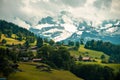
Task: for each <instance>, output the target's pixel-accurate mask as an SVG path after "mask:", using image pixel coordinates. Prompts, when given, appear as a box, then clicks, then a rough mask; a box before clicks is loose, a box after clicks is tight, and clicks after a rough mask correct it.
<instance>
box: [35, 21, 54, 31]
mask: <svg viewBox="0 0 120 80" xmlns="http://www.w3.org/2000/svg"><path fill="white" fill-rule="evenodd" d="M52 26H54V25H53V24H47V23H46V24H40V25H37V26H35V27H34V28H35V29H39V30H40V29H42V28H45V27H52Z"/></svg>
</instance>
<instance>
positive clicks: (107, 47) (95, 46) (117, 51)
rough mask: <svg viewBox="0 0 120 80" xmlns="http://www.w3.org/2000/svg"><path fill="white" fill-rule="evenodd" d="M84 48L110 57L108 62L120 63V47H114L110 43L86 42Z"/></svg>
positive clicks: (99, 41)
mask: <svg viewBox="0 0 120 80" xmlns="http://www.w3.org/2000/svg"><path fill="white" fill-rule="evenodd" d="M85 48H87V49H92V50H97V51H102V52H104V53H105V54H107V55H109V56H110V59H109V61H110V62H115V63H120V45H114V44H112V43H110V42H103V41H101V40H98V41H95V40H91V41H87V42H86V44H85Z"/></svg>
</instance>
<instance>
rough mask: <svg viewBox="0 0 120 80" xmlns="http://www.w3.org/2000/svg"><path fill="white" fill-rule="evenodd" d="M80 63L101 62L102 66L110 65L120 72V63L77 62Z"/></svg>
mask: <svg viewBox="0 0 120 80" xmlns="http://www.w3.org/2000/svg"><path fill="white" fill-rule="evenodd" d="M78 63H81V64H99V65H102V66H108V67H110V68H112V69H113V70H114V71H115V72H118V71H119V70H120V64H115V63H108V64H104V63H98V62H79V61H78V62H77V64H78Z"/></svg>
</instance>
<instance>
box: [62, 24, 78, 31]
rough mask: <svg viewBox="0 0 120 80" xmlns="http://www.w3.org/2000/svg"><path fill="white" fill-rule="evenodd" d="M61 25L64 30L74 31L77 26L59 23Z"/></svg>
mask: <svg viewBox="0 0 120 80" xmlns="http://www.w3.org/2000/svg"><path fill="white" fill-rule="evenodd" d="M61 26H63V27H64V28H65V30H66V31H68V32H72V33H74V32H76V31H77V27H76V26H74V25H73V24H61Z"/></svg>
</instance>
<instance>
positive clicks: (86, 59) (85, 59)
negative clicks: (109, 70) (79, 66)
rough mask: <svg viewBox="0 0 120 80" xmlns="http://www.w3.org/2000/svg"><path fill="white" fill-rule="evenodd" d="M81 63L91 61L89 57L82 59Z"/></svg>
mask: <svg viewBox="0 0 120 80" xmlns="http://www.w3.org/2000/svg"><path fill="white" fill-rule="evenodd" d="M82 61H91V59H90V57H83V58H82Z"/></svg>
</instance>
